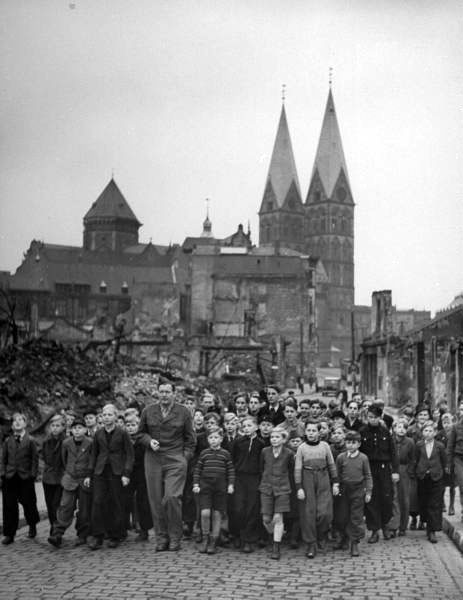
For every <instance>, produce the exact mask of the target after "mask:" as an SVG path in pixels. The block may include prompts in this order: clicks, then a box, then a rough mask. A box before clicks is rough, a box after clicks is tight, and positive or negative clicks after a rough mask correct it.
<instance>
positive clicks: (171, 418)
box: [138, 402, 196, 459]
mask: <svg viewBox="0 0 463 600" xmlns="http://www.w3.org/2000/svg"><path fill="white" fill-rule="evenodd" d="M138 431H139V432H140V433H141V434H143V436H142V438H141V439H142V443H143V444H144V445H145V447H146V448H148V447H149V445H150V442H151V440H152V439H154V440H157V441H158V442H159V452H161V453H166V454H184V455H185V457H186V458H187V459H189V458H191V456H193V453H194V451H195V446H196V435H195V432H194V430H193V419H192V418H191V413H190V411H189V410H188V409H187V408H186V407H185V406H182V405H181V404H178V402H174V404H173V406H172V408H171V410H170V412H169V414H168V415H167V417H165V418H164V417H163V416H162V412H161V406H160V404H151V405H150V406H147V407H146V408H145V409H144V410H143V412H142V414H141V418H140V426H139V428H138Z"/></svg>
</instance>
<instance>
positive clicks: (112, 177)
mask: <svg viewBox="0 0 463 600" xmlns="http://www.w3.org/2000/svg"><path fill="white" fill-rule="evenodd" d="M111 179H114V167H113V168H112V169H111Z"/></svg>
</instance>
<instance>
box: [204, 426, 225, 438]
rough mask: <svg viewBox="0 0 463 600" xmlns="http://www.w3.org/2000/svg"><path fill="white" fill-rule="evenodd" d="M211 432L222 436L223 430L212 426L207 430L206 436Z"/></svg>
mask: <svg viewBox="0 0 463 600" xmlns="http://www.w3.org/2000/svg"><path fill="white" fill-rule="evenodd" d="M213 433H217V434H218V435H220V437H221V438H223V431H222V428H221V427H213V428H212V429H210V430H209V431H208V432H207V436H206V437H207V438H209V437H210V436H211V435H212V434H213Z"/></svg>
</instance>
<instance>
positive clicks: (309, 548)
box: [305, 544, 317, 558]
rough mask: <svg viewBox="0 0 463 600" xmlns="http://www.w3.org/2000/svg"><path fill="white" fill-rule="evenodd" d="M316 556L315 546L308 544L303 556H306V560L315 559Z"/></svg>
mask: <svg viewBox="0 0 463 600" xmlns="http://www.w3.org/2000/svg"><path fill="white" fill-rule="evenodd" d="M316 554H317V546H316V544H309V545H308V546H307V552H306V553H305V555H306V556H307V558H315V555H316Z"/></svg>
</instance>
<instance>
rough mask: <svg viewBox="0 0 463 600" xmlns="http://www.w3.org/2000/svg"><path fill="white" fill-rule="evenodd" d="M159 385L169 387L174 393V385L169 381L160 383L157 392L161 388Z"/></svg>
mask: <svg viewBox="0 0 463 600" xmlns="http://www.w3.org/2000/svg"><path fill="white" fill-rule="evenodd" d="M161 385H170V387H171V390H172V391H173V392H175V384H173V383H171V382H170V381H161V382H160V383H159V385H158V391H159V388H160V387H161Z"/></svg>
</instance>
